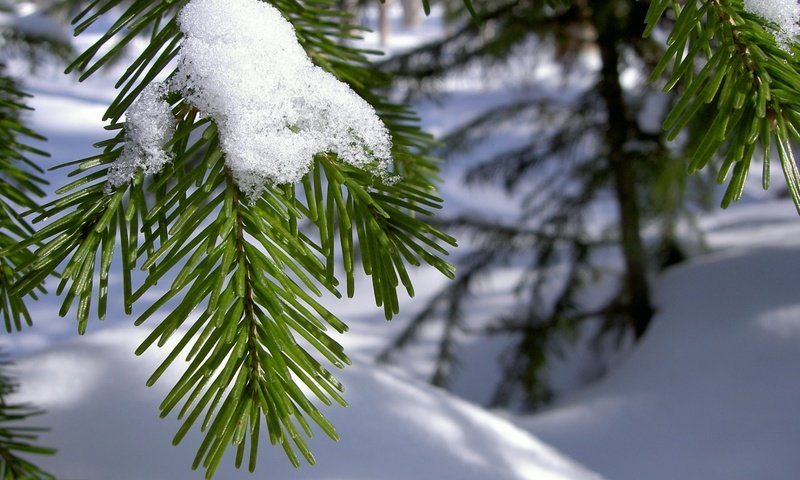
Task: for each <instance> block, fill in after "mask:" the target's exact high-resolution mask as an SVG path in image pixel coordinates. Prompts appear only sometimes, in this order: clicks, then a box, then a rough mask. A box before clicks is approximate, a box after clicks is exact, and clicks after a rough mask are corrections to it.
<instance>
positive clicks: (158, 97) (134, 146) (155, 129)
mask: <svg viewBox="0 0 800 480" xmlns="http://www.w3.org/2000/svg"><path fill="white" fill-rule="evenodd" d="M166 93H167V88H166V86H165V85H164V84H162V83H152V84H150V85H148V86H147V87H145V88H144V90H142V93H141V94H140V95H139V97H138V98H137V99H136V100H135V101H134V102H133V103H132V104H131V106H130V107H129V108H128V110H127V112H126V113H125V146H124V147H123V149H122V153H120V156H119V157H118V158H117V160H115V161H114V163H113V164H112V165H111V169H110V170H109V172H108V185H109V186H110V187H119V186H120V185H123V184H125V183H127V182H129V181H131V179H132V178H133V176H134V174H135V173H136V171H137V170H138V169H142V171H143V172H144V173H145V174H153V173H158V172H160V171H161V170H162V169H163V168H164V165H165V164H166V163H167V162H169V161H170V156H169V154H168V153H167V152H166V151H165V150H164V145H165V144H166V143H167V142H169V140H170V139H171V138H172V133H173V132H174V130H175V117H173V116H172V109H171V108H170V106H169V103H167V101H166V100H164V96H165V95H166Z"/></svg>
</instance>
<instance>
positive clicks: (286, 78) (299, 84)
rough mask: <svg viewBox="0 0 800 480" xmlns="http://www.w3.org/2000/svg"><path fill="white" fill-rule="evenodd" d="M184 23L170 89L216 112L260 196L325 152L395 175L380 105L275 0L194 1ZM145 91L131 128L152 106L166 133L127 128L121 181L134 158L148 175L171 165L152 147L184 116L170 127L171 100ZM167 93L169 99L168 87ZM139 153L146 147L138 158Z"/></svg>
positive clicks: (226, 141)
mask: <svg viewBox="0 0 800 480" xmlns="http://www.w3.org/2000/svg"><path fill="white" fill-rule="evenodd" d="M178 22H179V25H180V29H181V31H182V32H183V34H184V36H185V38H184V40H183V43H182V45H181V52H180V56H179V59H178V68H177V70H176V72H175V74H174V75H173V76H172V77H171V78H170V80H169V82H168V89H169V91H173V92H180V93H181V94H182V95H183V96H184V98H186V100H187V101H188V102H189V103H191V104H192V105H193V106H195V107H196V108H197V109H198V110H199V111H200V112H202V114H203V115H206V116H209V117H211V118H212V119H213V120H214V122H215V123H216V125H217V128H218V131H219V136H220V144H221V148H222V151H223V152H224V153H225V162H226V165H227V166H228V168H230V170H231V172H232V173H233V177H234V180H235V181H236V183H237V185H238V186H239V188H240V189H241V190H242V192H243V193H245V194H246V195H247V196H248V197H249V198H250V199H251V200H252V199H255V198H257V197H259V196H260V195H261V193H263V191H264V189H265V188H266V185H268V184H285V183H294V182H297V181H299V180H300V179H301V178H302V177H303V175H305V174H306V173H307V172H308V170H309V169H310V167H311V164H312V162H313V158H314V155H316V154H318V153H321V152H331V153H336V154H337V155H338V158H339V159H340V160H342V161H344V162H347V163H349V164H352V165H354V166H357V167H362V168H369V169H372V170H373V171H374V172H375V173H376V174H377V175H385V174H386V171H387V169H388V167H389V163H390V160H391V152H390V151H391V139H390V136H389V133H388V131H387V129H386V127H385V126H384V125H383V123H382V122H381V120H380V119H379V118H378V115H377V114H376V113H375V110H374V109H373V108H372V106H371V105H370V104H369V103H367V102H366V101H365V100H364V99H362V98H361V97H359V96H358V95H357V94H355V93H354V92H353V91H352V90H351V89H350V88H349V86H347V85H346V84H345V83H343V82H341V81H339V80H338V79H336V78H335V77H334V76H333V75H331V74H330V73H328V72H326V71H324V70H322V69H321V68H319V67H317V66H316V65H314V64H313V63H312V62H311V60H310V59H309V58H308V56H307V55H306V53H305V51H304V50H303V47H302V46H300V44H299V43H298V41H297V37H296V36H295V33H294V29H293V27H292V25H291V24H290V23H289V22H288V21H287V20H286V19H285V18H284V17H283V16H282V15H281V14H280V12H279V11H278V10H277V9H275V8H274V7H273V6H271V5H269V4H267V3H264V2H260V1H257V0H192V1H191V2H189V3H188V4H187V5H186V6H185V7H184V8H183V10H182V11H181V13H180V14H179V17H178ZM163 93H166V92H163ZM145 97H146V95H145V94H143V95H142V98H140V99H139V100H138V101H137V103H136V104H134V106H132V108H131V109H130V110H129V112H128V114H127V121H128V124H127V126H126V129H130V130H132V131H134V132H135V131H137V130H138V129H141V127H140V126H139V123H138V122H137V121H136V115H137V114H138V110H137V109H136V108H134V107H137V106H139V105H142V106H141V110H145V109H147V110H149V111H151V112H152V113H153V122H152V123H153V128H163V129H164V130H163V132H164V133H163V135H162V136H157V135H150V134H148V135H147V136H146V138H145V136H142V135H139V134H136V133H132V134H131V133H128V132H127V131H126V135H127V138H128V140H129V142H131V143H132V144H133V145H132V146H131V149H130V152H131V153H130V154H128V153H126V152H128V147H125V151H124V152H123V155H122V156H121V157H120V160H119V162H121V163H122V165H121V166H120V167H112V173H114V174H115V175H114V178H113V179H112V178H111V177H110V178H109V182H110V183H111V184H112V185H114V186H118V185H121V184H123V183H125V182H126V181H129V180H130V178H132V175H133V173H134V172H135V168H134V169H131V168H130V167H129V165H134V166H135V167H141V168H143V169H144V171H145V173H152V172H157V171H159V170H160V169H161V168H162V167H163V164H164V157H163V156H159V155H152V154H151V152H152V148H151V147H152V146H153V145H154V144H155V143H159V142H160V145H159V146H160V147H163V145H164V144H165V143H166V142H167V141H168V140H169V138H170V137H171V135H172V132H173V131H174V120H173V121H172V124H171V125H170V126H169V127H168V126H167V125H166V122H164V121H163V115H162V114H163V105H157V103H158V102H153V100H152V99H151V98H145ZM161 101H162V102H163V104H164V105H165V104H166V102H164V101H163V95H162V100H161ZM145 106H146V108H145ZM131 123H133V124H132V125H131ZM154 142H155V143H154ZM133 152H140V153H142V155H141V156H140V157H139V159H138V160H136V161H132V160H131V156H132V155H133Z"/></svg>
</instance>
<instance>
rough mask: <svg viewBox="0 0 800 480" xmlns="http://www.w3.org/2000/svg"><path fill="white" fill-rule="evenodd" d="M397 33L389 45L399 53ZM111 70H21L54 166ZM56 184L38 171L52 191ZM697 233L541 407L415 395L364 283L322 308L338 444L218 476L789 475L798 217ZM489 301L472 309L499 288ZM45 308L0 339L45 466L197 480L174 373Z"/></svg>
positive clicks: (468, 365)
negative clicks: (625, 333)
mask: <svg viewBox="0 0 800 480" xmlns="http://www.w3.org/2000/svg"><path fill="white" fill-rule="evenodd" d="M436 28H437V27H436V25H431V24H427V25H426V26H424V27H423V31H424V32H425V35H431V34H432V32H434V33H435V31H436ZM397 30H398V29H395V33H394V34H393V38H394V39H396V40H394V41H396V44H395V45H396V46H399V47H407V46H409V45H411V44H413V41H412V40H411V39H409V38H408V37H406V36H401V35H398V33H397ZM114 73H115V72H113V71H112V72H109V76H108V77H104V76H100V77H97V78H96V79H92V80H89V82H88V84H83V85H75V84H73V83H72V82H71V81H69V79H67V78H64V77H62V76H60V75H59V74H58V72H57V69H47V68H45V69H43V70H42V71H41V72H40V74H39V76H38V77H36V78H29V79H27V86H28V90H29V91H30V92H31V93H34V94H35V95H36V96H35V98H34V99H33V101H32V104H33V106H35V107H36V109H37V111H36V113H35V115H34V116H33V117H32V120H33V124H34V127H35V128H36V129H37V130H39V131H40V132H42V133H44V134H45V135H46V136H48V137H49V138H50V143H49V144H48V145H47V149H48V150H49V151H50V152H52V153H53V159H52V160H47V163H48V165H51V164H53V163H56V162H60V161H66V160H72V159H75V158H80V157H82V156H85V155H88V154H90V153H91V151H92V150H91V144H92V143H93V142H95V141H98V140H100V139H102V138H104V132H103V131H102V128H101V127H102V125H101V123H100V122H99V119H100V117H101V114H102V111H103V108H104V107H103V105H104V104H106V103H107V102H108V101H109V100H110V99H111V98H112V97H113V89H112V88H111V83H112V78H111V76H113V75H114ZM541 75H546V72H542V73H541ZM465 85H466V86H464V88H463V89H462V90H460V91H459V92H458V95H459V96H458V97H456V99H455V101H453V102H452V103H453V104H458V105H460V108H462V111H469V110H470V109H475V108H477V107H478V105H486V104H487V103H490V102H491V101H492V100H491V95H490V94H489V93H487V92H491V88H489V87H487V88H486V89H485V90H481V89H475V88H474V85H472V84H469V82H467V83H466V84H465ZM506 93H507V92H506ZM422 107H423V108H421V112H422V113H423V114H424V122H425V123H426V125H427V126H429V127H431V128H432V129H433V130H435V131H436V130H438V131H445V130H446V129H447V128H448V127H449V126H452V122H453V118H454V117H455V118H459V117H460V115H461V114H453V113H452V111H446V110H441V109H438V107H437V106H434V105H424V106H422ZM447 173H448V174H449V175H456V174H457V173H458V172H452V171H448V172H447ZM60 175H62V173H60V172H56V173H55V174H53V176H51V177H50V179H51V181H52V182H53V184H54V185H56V186H57V185H59V184H61V183H62V177H60ZM444 192H445V195H446V196H447V198H448V200H449V202H450V203H451V204H453V205H458V206H459V208H472V207H473V206H476V207H477V206H480V204H484V205H485V204H493V203H494V204H500V203H502V202H504V200H505V199H504V197H503V196H502V194H499V193H497V192H479V193H473V192H464V191H463V190H462V189H461V186H460V185H459V184H458V182H451V183H449V184H445V187H444ZM701 225H702V227H703V229H704V230H705V231H706V233H707V235H708V241H709V245H710V247H711V251H710V252H709V253H706V254H703V255H698V256H697V257H696V258H695V259H693V260H692V261H690V262H688V263H686V264H684V265H681V266H679V267H676V268H674V269H672V270H670V271H668V272H667V273H666V274H665V275H663V276H662V277H661V278H659V279H658V280H657V282H656V292H655V295H656V298H657V302H658V305H659V311H658V315H657V316H656V318H655V320H654V324H653V327H652V330H651V331H650V332H649V333H648V334H647V336H646V338H645V339H644V341H643V342H642V343H641V344H640V345H639V346H638V347H637V348H636V349H635V350H633V351H632V352H630V354H629V355H628V356H627V357H626V358H625V360H624V362H623V363H622V364H621V365H620V366H619V367H618V368H616V369H615V370H613V371H612V372H610V374H609V375H608V376H607V378H605V379H603V380H602V381H600V382H598V383H596V384H593V385H591V386H589V387H588V388H586V389H583V390H581V391H578V392H575V393H574V394H572V395H569V396H568V397H566V398H563V399H562V400H561V401H559V402H558V403H557V404H555V405H554V406H552V407H551V408H550V409H548V410H547V411H545V412H542V413H539V414H536V415H527V416H519V415H514V414H512V413H509V412H502V411H500V412H497V411H495V412H489V411H486V410H485V409H482V408H480V407H479V406H477V405H475V404H471V403H467V402H465V401H463V400H460V399H458V398H455V397H454V396H452V395H450V394H448V393H446V392H443V391H440V390H437V389H434V388H432V387H430V386H428V385H427V384H425V383H423V382H421V381H420V377H422V376H424V375H425V374H426V372H427V371H428V370H426V368H427V367H428V366H429V362H428V360H427V359H425V358H420V359H419V360H415V361H407V362H404V363H403V364H402V369H401V368H399V367H376V366H375V365H374V364H373V362H372V358H373V355H374V354H375V353H376V352H377V351H379V349H380V348H381V347H382V346H383V345H384V344H385V343H386V342H387V341H388V340H389V339H390V338H391V336H392V335H393V333H395V332H397V331H398V329H399V328H400V327H401V326H402V318H400V319H399V320H397V321H395V322H393V323H386V322H385V321H383V320H382V314H381V312H380V311H379V310H378V309H376V308H375V307H374V306H373V304H372V300H371V298H370V296H369V288H361V289H360V291H361V292H362V294H363V295H362V296H358V297H356V298H355V299H353V300H350V301H345V302H336V303H330V306H331V309H332V310H333V311H334V312H336V313H337V314H338V315H339V316H340V317H341V318H343V319H345V320H346V321H347V322H348V323H349V324H350V326H351V332H349V333H348V334H347V335H345V336H344V337H343V338H342V342H343V343H344V344H345V346H346V347H347V351H348V354H349V355H350V356H351V358H353V360H354V365H353V366H352V367H348V368H347V369H346V370H344V371H343V372H341V373H340V378H341V379H342V381H343V382H344V384H345V386H346V388H347V394H346V398H347V400H348V402H349V403H350V407H349V408H347V409H343V408H340V407H332V408H328V409H326V410H325V413H326V415H327V416H329V418H330V419H331V420H332V421H333V423H334V424H335V425H336V427H337V430H338V431H339V433H340V435H341V437H342V441H341V442H339V443H333V442H330V441H329V440H327V438H325V437H324V436H319V438H317V439H316V440H315V441H314V442H313V443H312V449H313V451H314V452H315V454H316V456H317V459H318V463H319V465H318V466H316V467H307V466H306V467H303V468H302V469H300V470H295V469H293V468H292V467H291V466H290V465H289V463H288V462H287V461H286V459H285V458H284V456H283V453H282V452H281V451H280V450H279V449H270V448H262V449H261V451H260V454H261V455H260V466H259V470H258V471H257V472H258V473H257V475H256V476H251V475H249V474H247V473H245V472H237V471H234V470H233V469H232V467H230V465H229V464H230V463H231V462H227V461H226V462H224V465H223V467H224V468H225V470H223V471H221V472H220V474H219V476H218V478H221V479H226V480H227V479H237V478H262V477H265V478H275V479H315V480H316V479H340V480H362V479H363V480H379V479H380V480H394V479H397V480H400V479H421V480H427V479H437V480H450V479H452V480H462V479H464V480H471V479H475V480H481V479H492V480H495V479H498V480H505V479H509V480H511V479H515V480H516V479H518V480H531V479H535V480H539V479H542V480H549V479H564V480H567V479H570V480H584V479H598V478H606V479H609V480H615V479H616V480H627V479H630V480H641V479H646V480H660V479H675V478H681V479H690V480H691V479H697V480H723V479H724V480H731V479H733V480H737V479H741V480H745V479H747V480H750V479H754V478H757V479H759V480H762V479H763V480H772V479H775V480H787V479H791V478H797V476H798V474H797V472H798V471H800V457H798V456H797V454H796V453H795V450H796V446H797V445H798V444H800V417H798V415H797V413H796V410H797V408H796V405H798V404H800V382H798V381H797V378H798V375H797V374H796V370H797V367H798V365H800V298H799V297H798V296H797V294H796V288H795V285H796V277H797V275H798V272H800V218H798V217H797V215H796V213H795V212H794V210H793V208H792V207H791V205H790V204H789V202H787V201H777V200H758V199H752V200H751V201H750V203H748V204H745V205H741V206H736V207H735V208H733V209H731V210H729V211H725V212H714V213H713V214H711V215H709V216H707V217H704V218H703V219H702V220H701ZM512 274H513V271H510V272H508V275H512ZM414 280H415V285H416V287H417V291H418V292H421V294H420V298H418V299H415V300H411V299H406V300H405V301H404V302H403V305H402V306H401V309H403V311H404V312H406V313H410V312H411V311H413V309H414V308H415V307H414V305H415V303H414V302H415V301H416V302H422V301H424V299H425V295H426V294H430V293H432V291H434V290H435V288H436V287H438V286H439V285H441V284H442V282H443V280H442V278H441V276H440V275H438V274H436V273H435V272H431V271H428V270H421V271H418V272H416V274H415V277H414ZM366 286H367V285H362V287H366ZM489 300H490V301H487V302H486V303H485V305H484V306H485V307H486V308H491V305H492V303H491V302H505V301H508V300H509V299H508V297H504V296H495V297H492V298H490V299H489ZM58 305H59V303H58V299H57V298H55V297H47V298H45V299H43V301H42V302H40V303H38V304H36V305H35V306H34V307H33V311H34V320H35V323H36V326H35V328H34V329H33V330H31V331H28V332H24V333H22V334H20V335H13V336H10V337H8V336H6V337H2V338H0V341H1V342H2V345H3V346H4V347H5V348H6V349H7V350H9V351H11V352H12V353H13V355H14V356H15V357H16V358H17V372H18V373H19V374H20V376H21V378H22V379H23V381H24V383H23V387H22V390H21V392H20V394H19V396H18V398H19V399H25V400H30V401H33V402H35V403H37V404H38V405H40V406H41V407H43V408H46V409H47V410H48V412H49V413H48V414H47V415H46V416H43V417H40V418H38V419H37V423H41V424H44V425H48V426H50V427H52V431H51V432H50V433H48V434H46V435H44V436H43V437H42V443H44V444H46V445H49V446H54V447H57V448H59V450H60V453H59V455H57V456H55V457H52V458H45V459H42V462H41V463H42V464H43V466H45V467H46V468H48V469H50V470H51V471H53V472H54V473H56V474H59V475H60V478H64V479H84V480H108V479H112V480H128V479H130V480H159V479H165V480H166V479H170V480H183V479H187V480H188V479H196V478H202V474H201V473H200V472H192V471H190V470H189V468H188V466H189V465H190V463H191V458H192V456H193V451H194V448H195V446H196V445H197V444H198V442H199V435H195V436H190V437H188V438H187V439H186V440H185V441H184V442H183V444H182V445H180V446H179V447H172V446H171V445H170V439H171V437H172V434H173V433H174V431H175V429H176V428H177V423H176V421H175V419H174V418H167V419H165V420H160V419H159V418H158V414H157V406H158V403H159V402H160V400H161V399H162V398H163V395H164V393H165V389H166V388H167V387H168V385H169V382H170V378H165V379H163V380H162V381H161V382H160V383H159V384H157V385H156V386H155V387H153V388H150V389H148V388H146V387H145V386H144V379H145V378H146V376H147V375H148V374H149V372H151V371H152V369H153V368H154V366H155V365H156V362H157V361H158V352H157V351H153V352H149V353H148V354H147V355H145V356H144V357H143V358H137V357H134V355H133V353H132V352H133V350H134V349H135V347H136V346H137V345H138V342H139V341H140V340H141V339H142V338H143V337H144V336H145V335H146V327H141V328H134V327H132V326H130V324H131V319H129V318H125V317H124V316H122V315H119V316H117V317H116V318H112V319H109V320H107V321H106V322H105V323H103V324H99V323H94V324H93V325H90V332H92V333H90V334H89V335H87V336H86V337H83V338H77V336H76V335H75V334H74V333H73V332H74V330H75V326H74V323H73V322H71V321H70V319H69V318H67V319H61V318H58V317H57V313H56V311H57V309H58ZM118 307H119V306H117V308H116V310H115V311H117V312H121V309H120V308H118ZM112 308H113V306H112ZM112 311H114V310H112ZM492 348H494V349H497V348H498V346H497V345H494V346H492V345H488V344H483V345H477V346H475V348H473V349H471V350H469V357H468V358H465V359H464V362H463V370H462V375H461V377H460V378H461V380H460V381H461V382H462V384H461V386H460V388H459V391H461V392H464V393H465V394H466V395H468V396H469V397H470V398H479V397H480V395H481V392H484V393H486V391H487V388H488V387H487V385H488V382H484V381H481V380H482V379H486V378H488V377H487V376H488V375H491V373H492V371H493V370H492V367H491V365H492V361H493V355H494V354H493V352H492ZM175 374H176V373H174V372H173V375H175ZM537 438H538V439H541V441H540V440H538V439H537ZM542 441H543V442H546V444H545V443H542ZM548 444H549V445H551V446H552V447H555V449H554V448H552V447H551V446H548ZM556 449H557V450H558V451H560V452H562V453H563V455H562V454H561V453H558V451H556ZM564 455H566V456H569V457H570V458H571V459H574V461H573V460H569V459H567V458H566V457H565V456H564ZM581 464H582V465H584V466H585V467H586V468H584V467H581V466H580V465H581ZM592 471H594V472H597V474H595V473H592ZM265 472H266V473H265Z"/></svg>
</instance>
